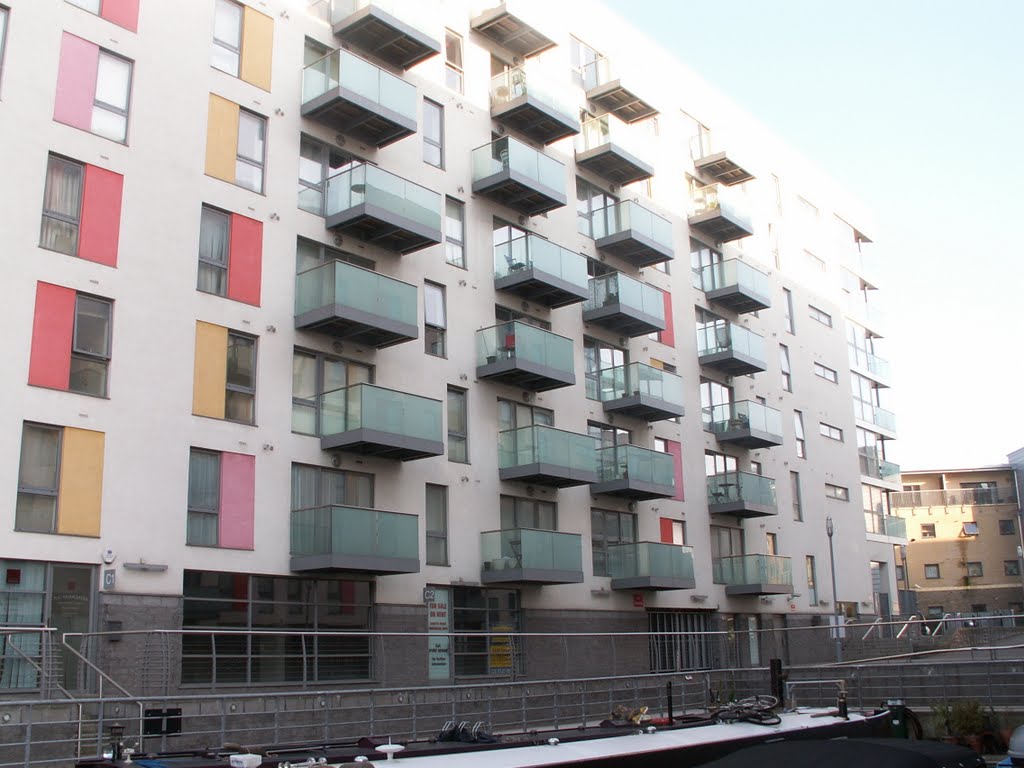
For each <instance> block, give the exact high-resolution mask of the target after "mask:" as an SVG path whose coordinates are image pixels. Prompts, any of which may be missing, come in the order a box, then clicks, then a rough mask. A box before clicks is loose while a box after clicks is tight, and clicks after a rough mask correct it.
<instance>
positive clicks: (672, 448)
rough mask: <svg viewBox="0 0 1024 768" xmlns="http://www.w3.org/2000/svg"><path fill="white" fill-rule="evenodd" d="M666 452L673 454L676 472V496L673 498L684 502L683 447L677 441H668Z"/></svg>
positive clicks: (666, 442)
mask: <svg viewBox="0 0 1024 768" xmlns="http://www.w3.org/2000/svg"><path fill="white" fill-rule="evenodd" d="M665 451H666V453H670V454H672V464H673V468H674V470H675V472H674V474H675V478H676V495H675V496H673V497H672V498H673V499H676V500H678V501H683V495H684V494H683V446H682V445H680V444H679V443H677V442H676V441H675V440H666V441H665Z"/></svg>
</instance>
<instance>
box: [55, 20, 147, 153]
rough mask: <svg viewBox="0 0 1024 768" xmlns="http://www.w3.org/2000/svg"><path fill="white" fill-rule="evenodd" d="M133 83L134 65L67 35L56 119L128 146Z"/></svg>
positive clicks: (61, 54) (60, 74)
mask: <svg viewBox="0 0 1024 768" xmlns="http://www.w3.org/2000/svg"><path fill="white" fill-rule="evenodd" d="M93 73H95V74H93ZM131 83H132V62H131V61H129V60H128V59H125V58H122V57H121V56H118V55H117V54H115V53H112V52H110V51H107V50H104V49H103V48H100V47H99V46H98V45H96V44H94V43H90V42H88V41H87V40H83V39H82V38H80V37H76V36H75V35H72V34H69V33H67V32H65V33H64V36H63V38H62V41H61V49H60V65H59V68H58V73H57V98H56V100H55V103H54V108H53V119H54V120H56V121H57V122H58V123H64V124H65V125H70V126H73V127H75V128H81V129H82V130H83V131H89V132H90V133H94V134H96V135H97V136H102V137H104V138H107V139H112V140H113V141H118V142H121V143H124V141H125V138H126V137H127V134H128V99H129V94H130V92H131ZM89 97H91V98H89Z"/></svg>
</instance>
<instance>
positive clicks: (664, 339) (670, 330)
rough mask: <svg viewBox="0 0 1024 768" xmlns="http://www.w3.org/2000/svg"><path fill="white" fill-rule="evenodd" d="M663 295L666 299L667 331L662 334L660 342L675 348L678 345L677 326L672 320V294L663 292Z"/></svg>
mask: <svg viewBox="0 0 1024 768" xmlns="http://www.w3.org/2000/svg"><path fill="white" fill-rule="evenodd" d="M661 295H662V296H664V297H665V330H664V331H662V332H661V334H660V338H659V341H661V343H662V344H667V345H668V346H670V347H674V346H675V345H676V326H675V322H674V320H673V318H672V294H671V293H669V292H668V291H662V292H661Z"/></svg>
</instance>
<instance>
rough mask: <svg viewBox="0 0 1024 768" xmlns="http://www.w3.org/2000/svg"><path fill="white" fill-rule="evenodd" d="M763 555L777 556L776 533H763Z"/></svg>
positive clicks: (777, 543) (777, 539) (777, 536)
mask: <svg viewBox="0 0 1024 768" xmlns="http://www.w3.org/2000/svg"><path fill="white" fill-rule="evenodd" d="M764 553H765V554H766V555H777V554H779V534H777V533H765V535H764Z"/></svg>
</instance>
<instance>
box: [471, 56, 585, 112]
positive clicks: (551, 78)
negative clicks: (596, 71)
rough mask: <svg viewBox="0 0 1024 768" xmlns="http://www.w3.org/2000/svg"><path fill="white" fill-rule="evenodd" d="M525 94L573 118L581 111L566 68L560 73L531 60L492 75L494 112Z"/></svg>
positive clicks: (492, 108)
mask: <svg viewBox="0 0 1024 768" xmlns="http://www.w3.org/2000/svg"><path fill="white" fill-rule="evenodd" d="M524 96H529V97H531V98H532V99H534V100H535V101H536V102H538V103H540V104H543V105H544V106H545V107H546V108H548V109H552V110H555V111H556V112H559V113H560V114H562V115H564V116H566V117H567V118H569V119H570V120H572V119H573V116H574V115H577V114H578V113H579V100H578V99H577V98H576V96H575V94H574V93H573V90H572V88H571V86H570V85H569V79H568V78H567V77H566V76H565V71H564V70H563V71H562V73H558V72H554V71H552V69H551V68H550V67H545V66H544V65H542V64H540V63H538V62H527V63H526V64H524V65H523V66H521V67H514V68H512V69H509V70H506V71H505V72H501V73H499V74H497V75H495V76H494V77H492V78H491V111H492V112H495V113H497V112H500V111H501V110H502V108H503V107H504V106H505V105H507V104H510V103H511V102H514V101H516V100H517V99H520V98H522V97H524Z"/></svg>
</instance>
